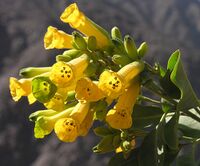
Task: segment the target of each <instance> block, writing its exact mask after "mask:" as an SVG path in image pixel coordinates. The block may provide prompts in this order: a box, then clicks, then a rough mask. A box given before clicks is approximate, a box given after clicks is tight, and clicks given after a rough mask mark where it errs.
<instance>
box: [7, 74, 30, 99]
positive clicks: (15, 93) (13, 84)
mask: <svg viewBox="0 0 200 166" xmlns="http://www.w3.org/2000/svg"><path fill="white" fill-rule="evenodd" d="M31 88H32V86H31V79H20V80H17V79H16V78H14V77H10V94H11V96H12V98H13V100H14V101H18V100H19V99H20V98H21V97H22V96H29V95H30V94H31Z"/></svg>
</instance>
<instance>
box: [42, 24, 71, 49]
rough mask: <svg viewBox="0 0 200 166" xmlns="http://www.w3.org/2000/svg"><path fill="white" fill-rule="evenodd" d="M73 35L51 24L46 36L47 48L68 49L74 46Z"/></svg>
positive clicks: (45, 44)
mask: <svg viewBox="0 0 200 166" xmlns="http://www.w3.org/2000/svg"><path fill="white" fill-rule="evenodd" d="M72 40H73V37H72V35H69V34H66V33H65V32H63V31H61V30H58V29H57V28H55V27H52V26H49V27H48V29H47V32H46V34H45V36H44V47H45V49H53V48H57V49H66V48H72V44H71V42H72Z"/></svg>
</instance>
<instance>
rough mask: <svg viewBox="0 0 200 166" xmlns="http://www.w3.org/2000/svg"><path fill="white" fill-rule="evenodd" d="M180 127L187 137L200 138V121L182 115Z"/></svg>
mask: <svg viewBox="0 0 200 166" xmlns="http://www.w3.org/2000/svg"><path fill="white" fill-rule="evenodd" d="M178 128H179V130H180V131H181V132H182V133H183V135H184V136H186V137H191V138H193V139H198V138H200V123H199V122H197V121H196V120H194V119H192V118H190V117H188V116H180V118H179V125H178Z"/></svg>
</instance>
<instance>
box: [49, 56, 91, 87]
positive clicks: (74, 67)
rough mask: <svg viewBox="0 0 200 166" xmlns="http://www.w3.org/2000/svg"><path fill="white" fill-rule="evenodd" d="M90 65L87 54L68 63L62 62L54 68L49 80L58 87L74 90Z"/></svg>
mask: <svg viewBox="0 0 200 166" xmlns="http://www.w3.org/2000/svg"><path fill="white" fill-rule="evenodd" d="M88 63H89V61H88V56H87V55H86V54H83V55H82V56H80V57H78V58H75V59H73V60H71V61H69V62H67V63H66V62H62V61H60V62H57V63H55V64H54V65H53V66H52V70H51V71H50V77H49V78H50V80H51V81H52V82H53V83H55V84H56V85H57V86H58V87H60V88H64V87H65V88H67V86H68V87H69V90H73V88H75V86H76V82H77V80H78V79H80V78H81V77H82V76H83V72H84V71H85V69H86V68H87V66H88Z"/></svg>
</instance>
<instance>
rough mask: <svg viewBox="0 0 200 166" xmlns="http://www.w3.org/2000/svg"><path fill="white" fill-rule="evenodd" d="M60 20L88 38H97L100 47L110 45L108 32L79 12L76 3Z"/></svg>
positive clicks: (66, 10) (67, 9)
mask: <svg viewBox="0 0 200 166" xmlns="http://www.w3.org/2000/svg"><path fill="white" fill-rule="evenodd" d="M60 19H61V20H62V21H63V22H65V23H69V25H70V26H71V27H72V28H75V29H77V30H79V31H80V32H81V33H83V34H84V35H86V36H95V37H96V40H97V45H98V46H99V47H104V46H107V45H108V44H109V37H108V34H107V33H106V31H105V30H104V29H103V28H101V27H100V26H98V25H97V24H95V23H94V22H93V21H91V20H90V19H89V18H87V17H86V16H85V15H84V14H83V13H82V12H81V11H80V10H79V8H78V6H77V5H76V3H73V4H71V5H70V6H68V7H67V8H66V9H65V11H64V12H63V13H62V15H61V16H60Z"/></svg>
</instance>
